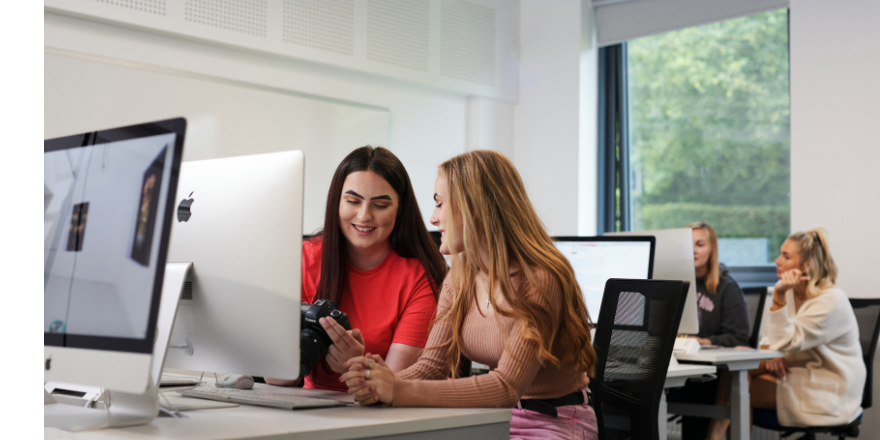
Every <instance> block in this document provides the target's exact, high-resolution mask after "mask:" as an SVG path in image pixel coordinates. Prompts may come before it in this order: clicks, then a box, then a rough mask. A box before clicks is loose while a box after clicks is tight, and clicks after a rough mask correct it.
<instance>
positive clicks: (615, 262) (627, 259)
mask: <svg viewBox="0 0 880 440" xmlns="http://www.w3.org/2000/svg"><path fill="white" fill-rule="evenodd" d="M553 244H555V245H556V248H557V249H559V251H560V252H562V255H565V258H567V259H568V262H569V263H571V266H572V268H574V275H575V278H576V279H577V282H578V285H579V286H580V287H581V294H582V295H583V296H584V302H585V303H586V304H587V310H588V311H589V312H590V317H591V318H592V319H593V322H595V323H597V324H601V316H598V313H599V310H601V308H602V294H603V293H604V292H605V282H606V281H608V280H609V279H610V278H628V279H640V280H650V279H651V276H652V269H653V263H654V237H651V236H644V237H553Z"/></svg>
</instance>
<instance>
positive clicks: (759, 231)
mask: <svg viewBox="0 0 880 440" xmlns="http://www.w3.org/2000/svg"><path fill="white" fill-rule="evenodd" d="M790 219H791V209H790V208H789V207H788V206H766V205H752V206H749V205H732V206H723V205H707V204H699V203H664V204H659V205H642V210H641V228H640V229H644V230H650V229H668V228H683V227H685V226H687V225H688V224H690V223H692V222H695V221H701V222H706V223H709V224H710V225H712V227H713V228H714V229H715V232H716V233H718V236H719V237H724V238H750V237H768V238H770V255H774V256H775V254H776V250H777V249H779V246H781V245H782V242H783V241H785V239H786V237H788V234H789V231H790V230H791V224H790V221H791V220H790ZM633 226H637V225H633Z"/></svg>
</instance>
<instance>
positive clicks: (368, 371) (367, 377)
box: [364, 370, 370, 380]
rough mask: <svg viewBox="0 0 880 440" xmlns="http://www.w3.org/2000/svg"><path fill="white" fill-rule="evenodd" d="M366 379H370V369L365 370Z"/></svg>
mask: <svg viewBox="0 0 880 440" xmlns="http://www.w3.org/2000/svg"><path fill="white" fill-rule="evenodd" d="M364 380H370V370H367V371H365V372H364Z"/></svg>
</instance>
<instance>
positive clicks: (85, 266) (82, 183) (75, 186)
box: [43, 119, 186, 416]
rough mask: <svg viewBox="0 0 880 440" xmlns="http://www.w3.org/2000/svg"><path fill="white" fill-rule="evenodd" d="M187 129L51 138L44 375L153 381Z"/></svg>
mask: <svg viewBox="0 0 880 440" xmlns="http://www.w3.org/2000/svg"><path fill="white" fill-rule="evenodd" d="M185 129H186V121H185V120H184V119H171V120H165V121H158V122H151V123H146V124H139V125H132V126H128V127H121V128H115V129H109V130H100V131H94V132H89V133H82V134H77V135H73V136H66V137H61V138H56V139H49V140H46V141H45V142H44V143H43V150H44V155H43V166H44V180H43V182H44V186H43V192H44V211H43V212H44V238H43V246H44V255H43V273H44V285H43V304H44V307H43V344H44V354H45V365H44V374H43V380H44V381H45V382H49V381H53V382H63V383H71V384H79V385H86V386H97V387H104V388H107V389H110V390H113V391H119V392H122V393H132V394H137V393H143V392H145V391H146V390H147V388H148V387H149V386H150V384H151V379H150V367H151V362H152V354H153V338H154V335H155V330H156V317H157V313H158V305H159V299H160V296H161V293H162V280H163V275H164V270H165V260H166V254H167V248H168V238H169V233H170V230H171V219H172V214H173V212H174V194H175V192H176V190H177V177H178V172H179V169H180V160H181V155H182V151H183V137H184V131H185ZM153 416H155V414H153Z"/></svg>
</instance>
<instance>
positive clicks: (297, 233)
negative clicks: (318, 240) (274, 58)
mask: <svg viewBox="0 0 880 440" xmlns="http://www.w3.org/2000/svg"><path fill="white" fill-rule="evenodd" d="M303 176H304V158H303V154H302V152H300V151H284V152H278V153H267V154H255V155H248V156H238V157H228V158H220V159H208V160H199V161H192V162H184V163H183V164H181V169H180V183H179V185H178V191H177V197H176V198H175V206H176V209H175V218H174V229H173V230H172V232H171V243H170V245H169V251H168V262H169V263H189V262H191V263H192V268H191V269H190V271H189V275H188V281H186V282H185V284H184V288H183V292H182V294H181V296H180V301H179V303H178V307H177V314H176V317H175V318H174V324H173V328H172V330H171V337H170V341H169V342H168V347H169V348H168V350H167V353H166V355H165V363H164V367H165V368H174V369H183V370H197V371H207V372H217V373H233V374H245V375H252V376H262V377H273V378H280V379H296V378H298V377H299V355H300V352H299V335H300V310H301V308H300V289H301V285H302V280H301V272H302V263H301V256H302V236H303V235H302V234H303V233H302V228H303V184H304V182H303Z"/></svg>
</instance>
